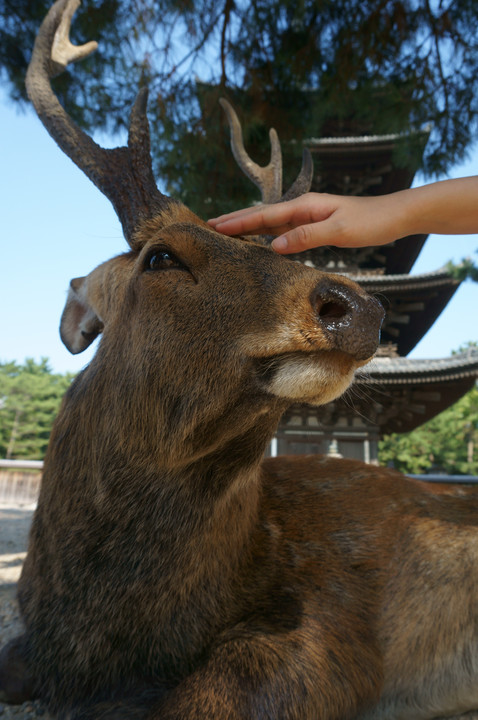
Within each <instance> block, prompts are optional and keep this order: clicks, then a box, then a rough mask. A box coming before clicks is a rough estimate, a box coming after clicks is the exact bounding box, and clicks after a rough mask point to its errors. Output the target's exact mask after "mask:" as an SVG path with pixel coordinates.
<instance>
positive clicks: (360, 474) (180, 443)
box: [0, 0, 478, 720]
mask: <svg viewBox="0 0 478 720" xmlns="http://www.w3.org/2000/svg"><path fill="white" fill-rule="evenodd" d="M78 4H79V2H78V0H57V2H55V4H54V5H53V6H52V8H51V9H50V11H49V12H48V14H47V16H46V18H45V20H44V21H43V24H42V25H41V27H40V30H39V32H38V36H37V39H36V42H35V47H34V50H33V55H32V59H31V63H30V66H29V69H28V73H27V89H28V93H29V96H30V98H31V100H32V102H33V105H34V107H35V110H36V112H37V114H38V116H39V117H40V119H41V120H42V122H43V123H44V125H45V127H46V129H47V130H48V131H49V133H50V134H51V135H52V137H53V139H54V140H55V141H56V143H57V144H58V145H59V146H60V148H61V150H63V152H65V153H66V154H67V155H68V156H69V157H70V158H71V159H72V160H73V161H74V162H75V163H76V164H77V165H78V166H79V167H80V169H81V170H83V171H84V172H85V173H86V175H87V176H88V177H89V178H90V179H91V180H92V181H93V182H94V183H95V184H96V185H97V187H98V188H99V189H100V190H101V191H102V192H103V193H104V194H105V195H106V196H107V197H108V198H109V199H110V201H111V202H112V204H113V206H114V208H115V210H116V212H117V214H118V217H119V219H120V221H121V224H122V227H123V230H124V235H125V238H126V240H127V242H128V245H129V249H128V251H127V252H123V253H122V254H120V255H118V256H116V257H114V258H112V259H110V260H107V261H106V262H104V263H102V264H101V265H99V266H98V267H97V268H95V269H93V270H92V272H91V273H90V274H89V275H87V276H86V277H81V278H75V279H74V280H72V281H71V284H70V289H69V292H68V297H67V300H66V305H65V309H64V311H63V315H62V318H61V323H60V334H61V338H62V340H63V342H64V343H65V345H66V347H67V348H68V349H69V350H70V351H71V352H72V353H80V352H82V351H83V350H84V349H85V348H86V347H88V346H89V345H90V344H91V343H92V342H93V340H95V338H97V337H98V336H99V343H98V346H97V349H96V353H95V355H94V356H93V359H92V360H91V362H90V363H89V365H87V366H86V367H85V369H84V370H83V371H82V372H81V373H80V374H79V375H78V376H77V377H76V379H75V380H74V381H73V382H72V384H71V386H70V388H69V390H68V391H67V393H66V396H65V398H64V401H63V404H62V407H61V409H60V412H59V415H58V417H57V419H56V422H55V424H54V428H53V431H52V434H51V438H50V444H49V447H48V451H47V454H46V457H45V463H44V472H43V480H42V485H41V491H40V496H39V500H38V506H37V509H36V511H35V514H34V517H33V522H32V527H31V532H30V538H29V546H28V552H27V556H26V560H25V563H24V567H23V570H22V574H21V578H20V580H19V584H18V602H19V607H20V612H21V617H22V622H23V631H22V634H21V635H19V636H18V637H16V638H15V639H13V640H12V641H10V643H8V644H7V645H6V646H5V647H4V648H3V650H2V652H1V654H0V697H1V699H2V701H3V702H9V703H21V702H23V701H25V700H27V699H32V698H39V699H40V700H41V701H43V703H44V704H45V705H46V707H47V708H48V711H49V712H50V713H51V714H52V715H53V716H54V717H58V718H60V719H67V718H68V719H69V720H90V719H91V720H93V719H96V718H102V719H103V720H123V719H125V718H132V719H133V720H142V719H143V718H144V719H147V720H156V719H157V720H206V719H207V720H211V719H214V720H239V719H241V720H246V719H247V720H334V719H336V720H344V719H352V718H353V719H357V720H378V719H379V718H387V720H400V719H405V718H407V719H408V718H416V719H422V718H423V719H428V718H434V717H437V716H440V717H445V716H447V715H448V716H449V715H456V714H460V713H463V712H466V711H469V710H473V709H477V708H478V594H477V592H476V588H477V587H478V528H477V525H478V502H477V494H476V492H475V491H474V490H473V489H470V490H468V491H467V490H464V489H463V488H458V489H456V488H452V487H443V488H441V489H440V490H439V489H437V488H436V487H434V486H432V485H429V484H426V483H422V482H419V481H417V480H412V479H409V478H406V477H404V476H403V475H401V474H400V473H398V472H395V471H394V470H391V469H386V468H380V467H375V466H371V465H366V464H364V463H360V462H358V461H353V460H346V459H342V460H340V459H337V458H330V457H326V456H318V455H317V456H313V455H311V456H289V457H287V456H286V457H276V458H266V459H264V452H265V449H266V447H267V445H268V443H269V441H270V439H271V437H272V436H273V435H274V432H275V430H276V427H277V425H278V422H279V420H280V417H281V415H282V414H283V413H284V411H285V410H286V409H287V407H289V406H290V404H291V403H295V402H306V403H311V404H315V405H320V404H323V403H327V402H329V401H331V400H332V399H334V398H335V397H337V396H338V395H340V394H341V393H343V392H344V391H345V390H346V389H347V388H348V387H349V386H350V384H351V383H352V382H353V378H354V373H355V372H356V371H357V369H359V368H361V367H363V366H364V365H366V363H367V362H368V361H369V360H370V359H371V358H372V357H373V355H374V353H375V351H376V348H377V345H378V342H379V332H380V325H381V322H382V319H383V309H382V307H381V305H380V303H379V302H378V301H377V300H376V299H375V298H373V297H371V296H369V295H367V294H366V293H365V292H364V291H363V290H362V288H361V287H360V286H359V285H357V284H355V283H354V282H352V281H351V280H350V279H348V278H347V277H346V276H340V275H334V274H327V273H325V272H322V271H320V270H318V269H314V268H311V267H307V266H305V265H303V264H301V263H297V262H293V261H291V260H290V259H287V258H286V257H284V256H279V255H277V254H276V253H274V252H273V250H272V249H271V248H270V243H269V242H268V241H267V239H264V238H260V237H251V238H243V237H238V238H234V237H226V236H222V235H220V234H219V233H217V232H216V231H215V230H213V229H212V228H211V227H210V226H208V225H207V223H206V222H205V221H203V220H202V219H200V218H199V217H197V216H196V215H195V214H194V213H193V212H191V211H190V210H189V209H188V208H186V207H185V206H183V205H182V204H181V203H180V202H179V201H178V200H175V199H173V198H169V197H167V196H165V195H164V194H162V193H161V192H160V191H159V190H158V188H157V186H156V183H155V180H154V176H153V172H152V164H151V157H150V140H149V125H148V120H147V108H146V104H147V92H146V90H141V91H140V93H139V95H138V97H137V100H136V102H135V104H134V106H133V110H132V113H131V121H130V125H129V136H128V145H127V146H126V147H121V148H115V149H112V150H105V149H103V148H101V147H100V146H99V145H97V144H96V143H95V142H94V141H93V140H92V139H91V138H90V137H89V136H88V135H87V134H86V133H85V132H84V131H82V130H81V129H80V128H79V127H77V126H76V125H75V124H74V122H73V121H72V120H71V119H70V117H69V116H68V115H67V113H66V112H65V111H64V110H63V108H62V106H61V105H60V103H59V102H58V100H57V98H56V96H55V95H54V92H53V90H52V88H51V84H50V79H51V77H52V76H53V74H55V73H56V72H58V71H60V70H64V69H65V68H66V66H67V65H68V63H69V62H71V61H74V60H78V59H81V58H82V57H85V56H86V55H87V54H88V53H89V52H91V51H92V50H94V49H95V46H96V45H95V43H87V44H86V45H83V46H79V47H77V46H75V45H73V44H72V43H71V41H70V39H69V34H70V25H71V22H72V17H73V13H74V11H75V9H76V8H77V6H78ZM224 105H225V109H226V113H227V115H228V118H229V121H230V125H231V128H232V130H231V132H232V143H233V152H234V153H235V155H236V156H237V157H238V159H239V164H240V165H241V166H242V167H243V169H245V171H246V172H247V173H248V174H249V176H250V177H251V179H253V180H254V182H256V184H257V185H258V186H259V187H260V189H261V191H262V196H263V200H264V201H265V202H275V201H277V200H279V199H280V198H281V197H283V196H282V187H281V185H282V174H281V173H282V171H281V162H280V146H279V144H278V139H277V137H276V135H275V134H274V133H273V132H271V143H272V158H271V163H270V164H269V165H268V166H266V167H265V168H262V167H259V166H257V165H256V164H255V163H254V162H253V161H252V160H251V159H250V158H249V157H248V156H247V153H246V152H245V150H244V146H243V142H242V136H241V127H240V123H239V121H238V118H237V116H236V114H235V111H234V110H233V109H232V107H230V106H229V105H228V104H227V103H224ZM310 177H311V162H310V158H309V157H308V156H307V155H306V156H305V158H304V159H303V164H302V169H301V171H300V173H299V176H298V178H297V181H296V182H295V183H294V185H293V186H292V188H291V189H290V190H289V191H288V194H287V193H286V196H288V197H291V196H293V195H294V193H297V194H300V193H301V192H306V191H307V188H308V185H309V184H310Z"/></svg>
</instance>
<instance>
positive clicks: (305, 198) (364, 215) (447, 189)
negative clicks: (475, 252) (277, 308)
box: [209, 177, 478, 254]
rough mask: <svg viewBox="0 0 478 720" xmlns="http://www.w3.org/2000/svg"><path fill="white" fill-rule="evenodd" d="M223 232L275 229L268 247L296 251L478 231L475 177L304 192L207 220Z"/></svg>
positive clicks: (233, 233) (477, 187)
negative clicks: (364, 192) (362, 190)
mask: <svg viewBox="0 0 478 720" xmlns="http://www.w3.org/2000/svg"><path fill="white" fill-rule="evenodd" d="M209 223H210V224H211V225H212V226H213V227H214V228H215V229H216V230H218V232H221V233H224V234H226V235H249V234H257V233H265V234H270V235H277V236H279V237H277V238H276V239H275V240H274V241H273V243H272V247H273V248H274V249H275V250H276V251H277V252H279V253H284V254H286V253H295V252H300V251H302V250H307V249H308V248H312V247H318V246H320V245H335V246H338V247H360V246H365V245H384V244H386V243H389V242H392V241H393V240H396V239H398V238H401V237H405V236H406V235H413V234H418V233H437V234H444V235H447V234H467V233H474V232H478V177H469V178H459V179H455V180H443V181H440V182H436V183H431V184H430V185H424V186H422V187H419V188H413V189H407V190H401V191H399V192H395V193H391V194H389V195H378V196H375V197H355V196H351V195H347V196H340V195H329V194H327V193H307V194H306V195H302V196H300V197H298V198H295V199H294V200H289V201H287V202H283V203H277V204H274V205H259V206H256V207H252V208H246V209H244V210H239V211H236V212H233V213H229V214H227V215H222V216H221V217H219V218H214V219H212V220H209Z"/></svg>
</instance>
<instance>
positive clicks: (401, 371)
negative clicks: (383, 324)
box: [356, 348, 478, 384]
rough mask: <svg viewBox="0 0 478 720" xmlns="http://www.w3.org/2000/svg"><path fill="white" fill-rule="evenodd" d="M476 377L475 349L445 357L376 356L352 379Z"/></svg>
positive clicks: (365, 381)
mask: <svg viewBox="0 0 478 720" xmlns="http://www.w3.org/2000/svg"><path fill="white" fill-rule="evenodd" d="M468 377H472V378H476V377H478V349H475V348H470V349H469V350H467V351H466V352H463V353H457V354H456V355H452V356H451V357H448V358H438V359H423V358H404V357H376V358H374V359H373V360H372V361H371V362H370V363H369V364H368V365H366V366H365V367H364V368H363V369H362V370H360V371H359V372H358V373H357V374H356V382H359V383H361V384H374V383H376V382H377V380H379V382H380V383H385V384H399V383H402V382H404V381H406V382H407V383H415V384H416V383H421V382H423V380H424V379H426V381H427V382H443V381H449V380H457V379H461V378H468Z"/></svg>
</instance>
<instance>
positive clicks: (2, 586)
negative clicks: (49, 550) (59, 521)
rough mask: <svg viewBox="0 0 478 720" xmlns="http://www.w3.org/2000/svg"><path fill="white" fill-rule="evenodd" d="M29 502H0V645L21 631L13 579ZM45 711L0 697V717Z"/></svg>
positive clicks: (26, 719)
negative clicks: (2, 700)
mask: <svg viewBox="0 0 478 720" xmlns="http://www.w3.org/2000/svg"><path fill="white" fill-rule="evenodd" d="M33 511H34V508H33V507H32V506H26V507H16V506H10V505H2V504H0V648H1V647H3V645H4V644H5V643H6V642H8V640H11V639H12V638H13V637H15V636H16V635H18V634H19V633H20V632H21V624H20V620H19V616H18V607H17V602H16V583H17V581H18V578H19V577H20V572H21V569H22V564H23V560H24V558H25V555H26V551H27V544H28V532H29V530H30V524H31V520H32V516H33ZM41 716H43V717H44V718H45V720H47V718H48V715H47V713H46V712H45V709H44V708H43V707H42V706H41V704H40V703H37V702H31V703H25V704H24V705H6V704H3V703H2V702H1V701H0V718H1V720H10V719H12V720H13V719H14V720H34V719H35V718H38V717H41Z"/></svg>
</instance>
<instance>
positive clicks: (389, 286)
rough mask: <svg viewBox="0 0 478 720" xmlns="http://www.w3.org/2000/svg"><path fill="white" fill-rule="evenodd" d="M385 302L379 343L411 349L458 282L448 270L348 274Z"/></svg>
mask: <svg viewBox="0 0 478 720" xmlns="http://www.w3.org/2000/svg"><path fill="white" fill-rule="evenodd" d="M349 277H351V279H353V280H355V281H357V282H358V283H359V284H360V285H361V286H362V287H363V288H364V290H366V291H367V292H368V293H370V294H372V295H375V296H376V297H377V299H378V300H379V301H380V302H381V303H382V305H383V306H384V309H385V312H386V317H385V320H384V323H383V326H382V335H381V337H382V343H383V344H385V345H386V344H394V345H396V348H397V352H398V354H399V355H402V356H405V355H408V353H409V352H411V351H412V350H413V348H414V347H415V346H416V345H417V343H418V342H420V340H421V339H422V337H423V336H424V335H425V333H426V332H427V331H428V330H429V329H430V327H431V326H432V325H433V323H434V322H435V320H436V319H437V317H438V316H439V315H440V314H441V312H442V311H443V310H444V309H445V307H446V306H447V304H448V303H449V301H450V300H451V298H452V297H453V295H454V293H455V292H456V290H457V289H458V287H459V285H460V281H459V280H457V279H456V278H454V277H453V276H452V275H451V274H450V273H449V271H448V270H446V269H441V270H438V271H436V272H432V273H423V274H420V275H408V274H406V275H390V276H387V275H381V276H380V275H379V276H377V275H370V276H367V275H360V276H354V275H349Z"/></svg>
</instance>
